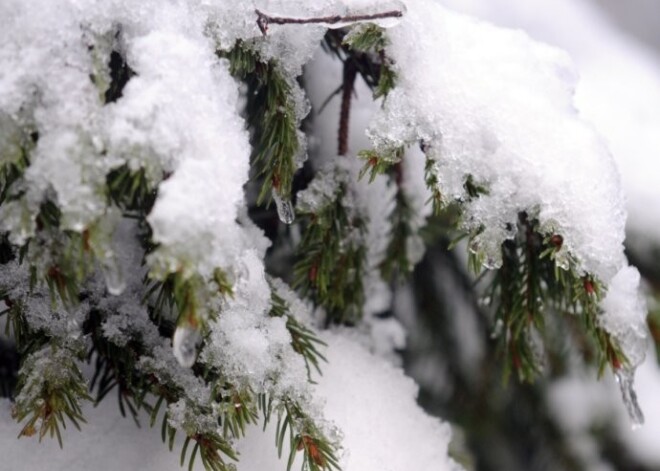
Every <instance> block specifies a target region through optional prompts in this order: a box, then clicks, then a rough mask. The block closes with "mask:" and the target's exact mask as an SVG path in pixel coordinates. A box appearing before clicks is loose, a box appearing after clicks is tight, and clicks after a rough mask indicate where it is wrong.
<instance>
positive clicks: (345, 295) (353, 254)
mask: <svg viewBox="0 0 660 471" xmlns="http://www.w3.org/2000/svg"><path fill="white" fill-rule="evenodd" d="M346 191H347V188H346V184H345V183H341V184H339V186H338V187H337V189H336V191H335V192H334V194H333V195H331V197H330V198H329V199H328V200H327V201H324V203H323V204H322V205H320V207H318V208H316V209H315V210H314V212H308V210H306V209H302V210H301V214H302V216H304V217H305V219H306V221H307V226H306V228H305V231H304V233H303V239H302V241H301V243H300V245H299V246H298V248H297V254H298V257H297V258H298V261H297V262H296V264H295V266H294V279H295V281H294V287H295V288H297V289H299V290H300V291H301V293H302V294H303V295H304V296H308V295H311V297H312V299H313V300H314V302H315V303H316V304H318V305H321V306H323V307H324V308H325V310H326V313H327V315H328V318H327V320H328V322H338V323H344V324H353V323H355V322H357V321H358V320H359V319H360V318H361V316H362V307H363V304H364V296H365V295H364V287H363V283H362V274H363V272H364V269H365V266H366V254H367V250H366V247H364V245H363V244H362V243H360V241H358V240H356V235H359V236H363V235H364V234H365V231H366V224H365V221H364V220H363V219H362V218H361V217H360V216H359V215H350V214H349V213H348V212H347V211H348V210H347V208H346V207H345V205H344V202H343V199H344V195H345V193H346ZM358 238H362V237H358Z"/></svg>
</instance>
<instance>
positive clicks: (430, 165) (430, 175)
mask: <svg viewBox="0 0 660 471" xmlns="http://www.w3.org/2000/svg"><path fill="white" fill-rule="evenodd" d="M423 147H424V146H422V148H423ZM424 181H425V182H426V187H427V188H428V189H429V191H430V192H431V196H430V200H429V201H428V202H427V203H431V204H432V205H433V214H435V215H436V216H438V215H440V214H441V213H442V210H443V209H444V207H445V202H444V201H443V198H442V193H441V192H440V183H439V181H438V176H437V174H436V170H435V167H434V161H433V159H431V158H429V157H428V156H427V157H426V161H425V163H424Z"/></svg>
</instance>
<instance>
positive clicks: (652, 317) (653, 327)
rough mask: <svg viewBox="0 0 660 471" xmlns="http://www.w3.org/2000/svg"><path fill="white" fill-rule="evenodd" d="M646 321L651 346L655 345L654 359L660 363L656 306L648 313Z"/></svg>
mask: <svg viewBox="0 0 660 471" xmlns="http://www.w3.org/2000/svg"><path fill="white" fill-rule="evenodd" d="M646 321H647V323H648V325H649V331H650V332H651V337H652V338H653V344H654V345H655V353H656V357H657V359H658V363H660V309H659V308H658V307H657V305H656V306H655V308H652V309H651V310H650V311H649V317H648V318H647V320H646Z"/></svg>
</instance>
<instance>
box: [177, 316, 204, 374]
mask: <svg viewBox="0 0 660 471" xmlns="http://www.w3.org/2000/svg"><path fill="white" fill-rule="evenodd" d="M201 340H202V337H201V335H200V334H199V330H197V329H193V328H192V327H190V326H179V327H177V328H176V330H175V331H174V338H173V339H172V349H173V350H174V357H175V358H176V359H177V361H178V362H179V364H180V365H181V366H183V367H185V368H190V367H191V366H193V364H194V363H195V360H196V359H197V344H199V342H200V341H201Z"/></svg>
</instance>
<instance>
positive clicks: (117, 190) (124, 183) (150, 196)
mask: <svg viewBox="0 0 660 471" xmlns="http://www.w3.org/2000/svg"><path fill="white" fill-rule="evenodd" d="M106 182H107V189H108V197H109V198H110V200H111V201H112V202H113V203H114V204H115V205H117V206H118V207H119V208H121V209H122V210H123V211H124V212H126V213H129V214H131V213H136V214H137V215H138V216H140V217H143V218H144V217H146V215H147V214H149V212H150V211H151V208H153V205H154V203H155V201H156V191H155V189H154V188H153V187H152V185H151V184H150V182H149V181H148V179H147V176H146V172H145V170H144V169H140V170H138V171H137V172H134V171H131V169H130V168H129V166H128V165H122V166H121V167H119V168H116V169H114V170H112V171H111V172H110V173H109V174H108V176H107V177H106Z"/></svg>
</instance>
